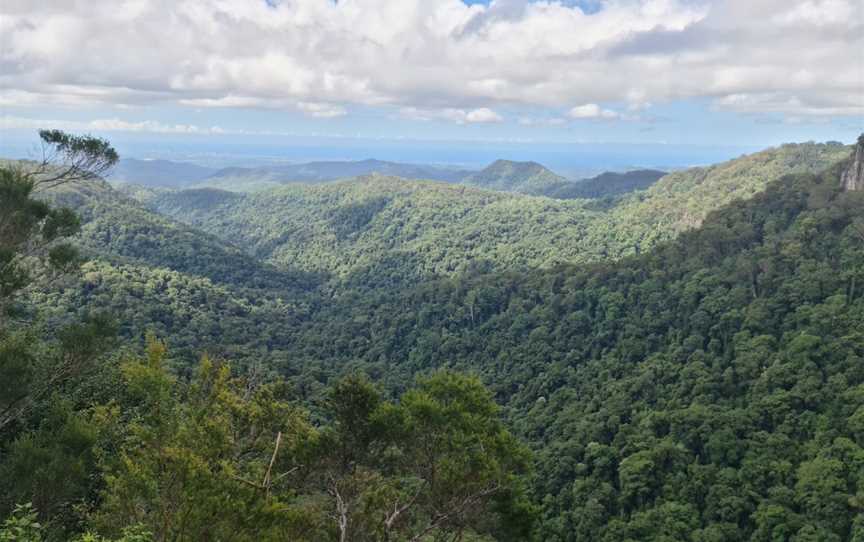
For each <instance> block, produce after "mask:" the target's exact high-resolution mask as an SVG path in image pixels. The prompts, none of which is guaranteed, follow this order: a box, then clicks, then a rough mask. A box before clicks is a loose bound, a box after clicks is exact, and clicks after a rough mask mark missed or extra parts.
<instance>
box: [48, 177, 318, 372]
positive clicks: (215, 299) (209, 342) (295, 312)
mask: <svg viewBox="0 0 864 542" xmlns="http://www.w3.org/2000/svg"><path fill="white" fill-rule="evenodd" d="M47 197H48V198H49V200H50V201H52V202H53V203H54V204H57V205H64V206H68V207H70V208H72V209H74V210H75V211H76V212H77V213H78V214H79V216H80V217H81V222H82V228H81V233H80V234H79V235H78V236H76V238H75V239H74V243H75V244H76V245H77V246H78V247H79V248H80V249H81V250H82V253H83V255H84V256H85V257H86V258H87V260H88V261H87V262H86V263H85V264H84V266H83V268H82V272H81V274H80V275H78V276H77V277H75V278H73V279H71V280H67V281H66V282H65V283H64V284H63V287H62V288H60V289H58V290H49V291H37V292H34V293H33V294H32V300H33V301H34V303H35V304H36V305H38V306H40V307H41V308H42V315H43V316H44V317H45V318H46V319H47V320H48V321H49V322H53V323H55V324H59V323H62V322H67V321H70V320H73V321H74V320H75V319H80V318H84V317H86V316H87V315H88V314H94V313H100V312H107V313H109V314H111V315H112V316H113V317H114V318H115V319H116V320H117V321H119V322H121V329H120V332H121V335H122V336H124V337H127V338H138V339H140V337H141V336H142V335H143V334H144V332H146V331H148V330H149V331H154V332H157V333H158V334H159V335H160V336H162V337H165V338H167V339H169V340H170V341H171V343H172V345H174V350H175V355H177V356H178V357H180V358H183V359H185V363H189V362H191V361H193V360H195V359H196V358H197V357H198V355H200V352H201V350H202V349H207V350H209V351H211V352H214V353H216V352H219V353H223V354H225V355H230V356H231V358H232V359H234V360H235V361H236V362H237V363H238V365H243V364H244V363H246V362H247V360H248V361H249V362H251V361H252V360H254V359H255V358H258V360H259V361H260V358H261V356H260V354H255V353H254V351H255V350H254V349H255V348H261V347H262V346H261V345H268V346H266V347H264V348H265V349H269V348H272V347H274V346H276V345H277V344H279V340H274V339H273V338H272V337H267V336H262V335H261V334H260V330H258V329H257V328H256V326H259V325H261V324H262V323H263V322H265V321H277V320H278V321H281V322H283V323H285V322H289V321H291V320H292V319H293V318H297V317H300V316H301V315H303V314H305V313H306V312H307V311H308V308H307V305H308V303H309V294H311V293H312V292H314V290H315V289H316V288H317V287H318V285H319V284H320V283H321V282H323V281H324V280H325V278H326V277H323V276H316V275H310V274H307V273H302V272H298V271H296V270H291V268H290V266H283V267H280V268H276V267H273V266H271V265H267V264H264V263H262V262H260V261H258V260H256V259H255V258H253V257H251V256H250V255H248V254H247V253H246V252H244V251H242V250H240V249H239V248H237V247H234V246H231V245H229V244H227V243H225V242H224V241H221V240H219V239H217V238H216V237H214V236H212V235H209V234H206V233H204V232H202V231H200V230H196V229H194V228H190V227H189V226H187V225H185V224H181V223H179V222H175V221H173V220H171V219H169V218H166V217H164V216H162V215H158V214H155V213H153V212H151V211H149V210H147V209H145V208H143V207H142V206H141V205H140V204H138V203H137V202H135V201H133V200H130V199H128V198H127V197H125V196H123V195H122V194H121V193H119V192H118V191H116V190H114V189H112V188H111V187H110V186H109V185H108V184H107V183H104V182H100V181H88V182H83V183H77V184H76V185H74V186H71V185H67V186H64V187H62V188H60V189H56V190H53V191H52V192H50V193H49V194H48V195H47ZM281 339H282V340H284V337H282V338H281Z"/></svg>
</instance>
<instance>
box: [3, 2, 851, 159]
mask: <svg viewBox="0 0 864 542" xmlns="http://www.w3.org/2000/svg"><path fill="white" fill-rule="evenodd" d="M43 127H58V128H62V129H67V130H70V131H75V132H88V133H94V134H98V135H105V136H106V137H108V138H109V139H112V140H117V141H120V142H123V144H125V145H127V146H129V148H134V149H136V152H145V151H146V150H147V149H148V148H150V147H152V148H154V149H155V148H158V147H159V146H160V145H162V146H164V145H165V144H166V142H172V144H177V145H181V146H182V145H189V146H192V147H195V148H199V149H203V148H207V147H208V146H210V147H212V148H214V149H215V148H220V147H224V146H226V145H251V146H256V145H270V146H275V147H278V146H280V145H282V146H286V147H287V146H292V145H294V146H296V145H298V144H300V143H303V144H304V145H307V146H310V145H311V146H314V144H315V142H316V141H317V142H320V144H321V146H322V147H323V146H328V148H331V147H334V148H339V147H340V146H343V147H345V148H351V147H352V146H353V147H357V146H360V147H363V146H366V147H370V148H371V151H370V152H374V150H375V148H381V149H385V148H386V149H389V150H388V151H387V152H390V151H392V150H394V149H399V148H404V147H405V142H406V141H407V142H411V145H410V147H411V148H414V149H416V148H422V147H423V145H424V143H428V146H429V147H430V148H433V147H436V146H437V147H440V146H441V145H445V146H446V145H449V146H450V147H452V148H470V147H471V146H472V145H475V146H476V145H480V146H482V145H486V146H489V145H493V146H494V145H500V146H502V148H504V147H506V148H520V147H522V148H526V149H527V148H533V149H542V148H544V147H552V146H558V147H561V146H564V147H566V146H567V145H586V144H606V145H620V144H628V145H634V144H635V145H643V146H645V148H649V147H652V146H658V145H670V146H676V147H681V146H701V147H716V148H719V147H725V148H730V149H733V148H734V149H736V150H737V149H741V148H745V147H748V148H749V147H764V146H769V145H776V144H779V143H782V142H792V141H807V140H816V141H826V140H840V141H844V142H851V141H853V140H854V139H855V138H856V137H857V135H858V134H859V133H861V132H864V1H861V0H579V1H573V0H569V1H540V0H536V1H532V0H492V1H474V0H472V1H463V0H339V1H336V0H2V2H0V147H3V146H4V145H5V146H6V147H9V148H11V147H15V145H16V144H18V143H19V142H26V141H28V138H30V139H32V138H33V134H34V133H35V130H36V129H38V128H43ZM310 142H311V143H310ZM358 142H362V144H360V143H358ZM148 145H149V147H148ZM364 150H365V149H364ZM295 154H296V153H295ZM313 154H314V153H313ZM421 154H422V153H421ZM421 157H422V156H421Z"/></svg>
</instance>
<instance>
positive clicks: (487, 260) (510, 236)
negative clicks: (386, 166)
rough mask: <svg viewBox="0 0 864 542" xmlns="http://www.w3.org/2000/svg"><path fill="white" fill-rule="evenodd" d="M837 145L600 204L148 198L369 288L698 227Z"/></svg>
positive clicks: (355, 194)
mask: <svg viewBox="0 0 864 542" xmlns="http://www.w3.org/2000/svg"><path fill="white" fill-rule="evenodd" d="M848 154H849V149H848V148H847V147H844V146H842V145H831V144H825V145H817V144H812V143H810V144H803V145H785V146H783V147H779V148H775V149H769V150H767V151H763V152H760V153H757V154H753V155H748V156H744V157H741V158H739V159H736V160H732V161H729V162H725V163H722V164H718V165H716V166H711V167H710V168H692V169H689V170H686V171H681V172H676V173H674V174H670V175H666V176H665V177H663V178H662V179H661V180H660V181H658V182H656V183H655V184H654V185H653V186H651V187H649V188H648V189H647V190H644V191H641V192H637V193H633V194H628V195H624V196H622V199H621V200H620V201H617V202H614V204H613V205H612V206H611V207H605V206H600V207H599V208H598V206H596V205H593V204H592V202H591V201H590V200H579V199H574V200H555V199H549V198H539V197H528V196H526V195H524V194H517V193H505V192H500V191H491V190H483V189H479V188H476V187H467V186H459V185H453V184H445V183H436V182H420V181H414V180H406V179H401V178H396V177H389V176H380V175H371V176H365V177H359V178H355V179H352V180H347V181H342V182H337V183H327V184H322V185H318V186H308V185H292V186H281V187H278V188H274V189H272V190H267V191H263V192H257V193H254V194H240V195H234V196H232V195H231V194H229V193H219V192H213V191H193V192H190V191H181V192H163V193H161V194H157V195H156V197H154V198H153V199H152V200H151V201H150V203H149V206H150V207H151V208H152V209H154V210H156V211H158V212H162V213H165V214H168V215H169V216H171V217H173V218H175V219H177V220H181V221H184V222H187V223H189V224H192V225H194V226H197V227H200V228H202V229H203V230H204V231H207V232H208V233H212V234H214V235H216V236H218V237H220V238H222V239H225V240H227V241H229V242H231V243H232V244H234V245H236V246H242V247H244V248H246V249H247V250H249V251H250V253H252V254H254V255H255V256H257V257H259V258H261V259H263V260H264V261H267V262H269V263H271V264H275V265H286V266H291V267H292V268H294V269H296V270H298V271H303V272H308V273H316V274H318V273H329V274H331V276H333V277H335V278H337V279H339V280H344V281H349V282H351V281H353V282H360V283H363V284H364V285H372V286H376V287H377V286H386V285H390V284H393V283H395V282H399V281H406V280H407V281H412V280H416V279H418V278H422V277H428V276H451V275H455V274H458V273H459V272H460V271H462V270H465V269H466V268H469V267H471V266H477V265H480V266H481V267H483V266H485V267H489V268H490V269H495V270H504V269H514V268H531V267H552V266H555V265H557V264H560V263H565V262H597V261H603V260H608V259H618V258H621V257H623V256H627V255H630V254H634V253H637V252H640V251H645V250H648V249H650V248H651V247H653V246H655V245H656V244H657V243H659V242H661V241H664V240H668V239H672V238H674V237H675V236H677V235H678V234H679V233H680V232H682V231H684V230H687V229H692V228H694V227H697V226H698V225H700V224H701V222H702V220H704V218H705V216H707V214H708V213H710V212H711V211H713V210H715V209H718V208H719V207H722V206H723V205H726V204H728V203H730V202H732V201H734V200H736V199H748V198H750V197H752V196H753V195H755V194H757V193H759V192H761V191H762V190H764V189H765V187H766V186H767V185H768V183H770V182H772V181H775V180H777V179H779V178H781V177H782V176H783V175H786V174H790V173H799V172H813V171H821V170H822V169H824V168H825V167H827V166H828V165H830V164H832V163H834V162H836V161H838V160H842V159H845V158H847V157H848ZM504 165H506V163H504ZM498 166H502V164H498ZM539 168H542V166H539ZM504 169H506V168H505V167H499V168H498V170H499V171H503V170H504ZM520 170H521V171H526V170H527V171H539V172H541V173H542V172H543V171H544V169H538V166H536V165H530V166H528V167H527V168H521V169H520ZM484 171H485V170H484ZM545 171H548V170H545ZM553 175H554V174H553ZM577 184H578V183H577ZM496 186H502V185H500V184H499V185H496ZM535 186H537V185H535ZM541 186H542V185H541ZM523 188H524V186H523Z"/></svg>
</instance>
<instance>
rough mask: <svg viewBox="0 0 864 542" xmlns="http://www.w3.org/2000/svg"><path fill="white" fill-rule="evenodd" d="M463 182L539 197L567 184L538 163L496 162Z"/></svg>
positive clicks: (563, 179)
mask: <svg viewBox="0 0 864 542" xmlns="http://www.w3.org/2000/svg"><path fill="white" fill-rule="evenodd" d="M463 182H464V183H465V184H470V185H472V186H476V187H479V188H486V189H489V190H500V191H502V192H519V193H522V194H534V195H538V194H543V193H544V191H545V190H547V189H549V188H550V187H551V186H557V185H559V184H560V183H566V182H567V179H565V178H564V177H561V176H560V175H557V174H555V173H553V172H551V171H549V170H548V169H546V168H545V167H543V166H542V165H540V164H538V163H537V162H513V161H511V160H496V161H495V162H493V163H491V164H490V165H488V166H487V167H486V168H485V169H483V170H481V171H478V172H477V173H474V174H471V175H469V176H467V177H465V178H464V180H463Z"/></svg>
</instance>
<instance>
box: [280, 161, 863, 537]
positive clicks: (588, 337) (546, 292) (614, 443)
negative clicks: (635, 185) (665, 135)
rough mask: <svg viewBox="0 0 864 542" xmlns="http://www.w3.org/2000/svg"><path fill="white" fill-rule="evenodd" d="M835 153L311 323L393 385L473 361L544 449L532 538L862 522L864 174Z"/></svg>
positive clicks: (817, 531) (774, 531)
mask: <svg viewBox="0 0 864 542" xmlns="http://www.w3.org/2000/svg"><path fill="white" fill-rule="evenodd" d="M840 171H841V166H834V167H832V168H830V169H828V170H827V171H826V172H824V173H822V174H809V173H808V174H797V175H790V176H784V177H782V178H781V179H779V180H777V181H775V182H773V183H771V184H770V185H769V186H768V187H767V190H766V191H765V192H764V193H762V194H759V195H757V196H755V197H754V198H753V199H751V200H749V201H746V202H744V201H735V202H733V203H732V204H731V205H729V206H727V207H724V208H722V209H719V210H717V211H715V212H713V213H711V214H710V215H709V216H708V217H707V219H706V220H705V221H704V223H703V224H702V225H701V226H700V227H699V228H698V229H696V230H694V231H692V232H688V233H685V234H682V235H681V237H679V238H678V239H677V240H676V241H674V242H671V243H666V244H663V245H662V246H659V247H657V248H656V249H655V250H654V251H652V252H651V253H649V254H645V255H642V256H639V257H636V258H628V259H626V260H623V261H621V262H619V263H616V264H608V263H607V264H598V265H593V266H583V267H570V266H566V267H561V268H558V269H554V270H548V271H542V272H541V271H532V272H530V273H508V274H503V275H502V274H491V275H489V274H475V275H467V276H462V277H460V278H457V279H447V280H441V281H437V282H434V283H430V284H427V285H423V286H421V287H419V288H417V289H416V290H414V291H413V292H409V293H404V294H389V295H388V294H381V295H378V296H374V297H365V298H364V297H362V296H354V297H350V298H346V299H344V300H342V301H341V302H337V303H334V304H332V305H329V306H328V307H326V308H324V310H323V311H322V312H321V313H320V314H319V315H318V316H317V317H316V318H315V320H314V322H312V323H310V324H309V325H308V327H306V328H305V330H304V331H303V332H302V334H301V336H300V337H298V339H297V344H302V345H303V355H305V356H308V358H306V359H308V360H309V361H310V362H311V360H313V359H314V360H316V362H323V363H325V365H326V366H328V367H333V368H334V369H335V368H338V367H340V366H343V365H344V364H349V366H351V367H358V366H359V367H363V368H364V370H366V371H367V372H368V373H369V374H372V375H374V377H375V378H378V379H381V380H382V381H384V382H387V384H388V386H393V387H396V388H399V387H400V386H401V384H400V383H401V382H404V381H405V380H406V378H408V375H410V374H411V373H413V372H416V371H423V370H428V369H429V368H432V367H441V366H445V367H451V368H457V369H464V370H473V371H478V372H479V373H480V374H481V375H482V376H483V377H484V379H485V381H486V382H488V383H489V384H490V385H491V386H492V388H493V390H495V392H496V395H497V397H498V399H499V401H501V402H502V403H504V404H506V405H508V413H509V419H510V423H511V424H512V426H513V427H515V428H517V430H518V432H519V434H520V435H522V436H523V437H524V438H525V439H526V440H528V441H529V442H531V443H532V446H533V447H534V448H535V450H536V454H537V462H536V466H537V473H536V476H535V492H536V493H535V497H536V498H537V499H538V501H539V502H542V503H543V510H544V512H543V514H544V521H543V524H542V527H541V528H540V533H539V535H538V537H539V539H540V540H608V541H618V540H730V541H731V540H748V539H750V540H776V539H781V540H782V539H813V540H837V541H840V540H857V539H859V538H860V537H861V536H864V524H862V517H864V514H862V512H864V508H862V506H864V504H862V483H864V470H862V469H864V432H862V430H864V426H862V425H861V423H862V420H864V418H862V416H864V371H862V367H864V333H862V330H864V290H862V288H861V284H862V281H864V222H862V210H864V192H860V191H859V192H848V191H847V192H844V191H842V190H841V184H840ZM316 345H317V346H316ZM295 359H296V360H297V362H299V363H301V364H302V363H303V362H301V361H300V359H297V358H295ZM403 371H404V372H403Z"/></svg>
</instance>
